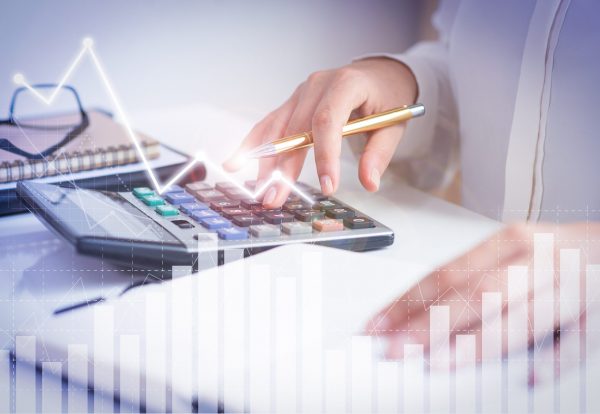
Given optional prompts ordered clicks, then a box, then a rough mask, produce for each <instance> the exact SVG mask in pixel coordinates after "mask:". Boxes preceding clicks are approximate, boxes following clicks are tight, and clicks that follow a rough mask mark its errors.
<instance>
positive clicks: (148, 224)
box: [17, 181, 394, 269]
mask: <svg viewBox="0 0 600 414" xmlns="http://www.w3.org/2000/svg"><path fill="white" fill-rule="evenodd" d="M296 186H297V188H298V189H301V191H302V195H303V196H304V197H300V196H298V195H297V194H295V193H291V194H290V196H289V197H288V199H287V201H286V203H285V204H284V205H283V206H282V207H281V208H279V209H266V208H264V207H263V205H262V203H261V201H260V200H257V199H253V198H249V196H248V194H252V192H253V191H254V190H255V187H256V182H255V181H246V182H245V183H244V185H243V188H240V187H242V186H240V185H238V184H236V183H232V182H216V183H214V184H211V183H208V182H207V181H197V182H189V183H187V184H185V185H183V184H182V185H181V186H179V185H173V186H171V187H170V188H169V189H168V190H166V191H164V192H163V193H162V194H158V193H157V192H156V191H154V190H152V189H151V188H148V187H137V188H133V191H130V192H109V191H97V190H86V189H81V188H68V187H59V186H56V185H50V184H44V183H36V182H32V181H22V182H19V183H18V185H17V193H18V195H19V196H20V197H21V199H22V201H23V202H24V203H25V204H26V205H27V207H28V209H29V210H30V211H31V212H32V213H33V214H35V215H36V216H37V217H38V218H39V219H40V220H41V221H42V222H43V223H44V224H45V225H46V226H47V227H49V228H50V229H51V230H53V231H54V232H56V233H57V234H59V235H60V236H62V237H63V238H65V239H66V240H67V241H68V242H70V243H72V244H73V245H74V246H75V247H76V249H77V251H78V252H80V253H82V254H87V255H93V256H98V257H102V258H103V259H104V260H112V261H114V262H117V263H121V264H123V265H127V266H133V267H135V268H145V269H156V268H157V267H158V268H160V269H169V268H170V267H171V266H179V265H185V266H192V267H193V268H197V265H198V255H199V251H200V250H199V246H200V245H202V246H204V247H203V248H204V249H206V246H210V247H209V249H211V250H214V252H215V253H217V257H218V258H219V259H218V260H219V263H222V261H223V255H224V252H226V251H227V250H231V249H239V250H242V253H243V257H246V256H248V255H251V254H255V253H258V252H261V251H264V250H266V249H270V248H273V247H276V246H280V245H284V244H290V243H314V244H319V245H325V246H332V247H338V248H342V249H348V250H353V251H364V250H372V249H377V248H382V247H385V246H388V245H391V244H392V243H393V241H394V233H393V231H392V230H391V229H390V228H388V227H386V226H384V225H383V224H381V223H379V222H378V221H377V220H375V219H373V218H371V217H369V216H368V215H366V214H365V213H363V212H361V211H358V210H357V209H355V208H352V206H349V205H348V204H345V203H344V202H342V201H341V200H339V199H337V198H335V197H326V196H324V195H323V194H322V193H321V192H320V191H319V190H318V189H315V188H313V187H311V186H309V185H307V184H305V183H301V182H298V183H297V184H296ZM244 189H247V190H249V191H243V190H244ZM309 200H310V201H309ZM203 251H204V250H203Z"/></svg>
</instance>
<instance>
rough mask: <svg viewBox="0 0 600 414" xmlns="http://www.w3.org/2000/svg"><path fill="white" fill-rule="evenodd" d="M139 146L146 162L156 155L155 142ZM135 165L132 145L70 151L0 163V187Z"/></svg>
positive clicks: (143, 143) (156, 143)
mask: <svg viewBox="0 0 600 414" xmlns="http://www.w3.org/2000/svg"><path fill="white" fill-rule="evenodd" d="M141 146H142V149H143V151H144V155H145V156H146V158H147V159H153V158H156V157H158V156H159V155H160V144H159V143H158V142H149V143H148V142H142V143H141ZM137 161H139V157H138V154H137V152H136V149H135V148H134V147H133V145H120V146H118V147H115V146H109V147H106V148H97V149H95V150H85V151H73V152H69V153H61V154H59V155H57V156H56V157H52V158H47V159H42V160H25V161H23V160H15V161H13V162H9V161H4V162H2V163H0V183H9V182H13V181H20V180H30V179H34V178H43V177H49V176H54V175H58V174H68V173H74V172H79V171H88V170H95V169H98V168H108V167H115V166H120V165H124V164H131V163H134V162H137Z"/></svg>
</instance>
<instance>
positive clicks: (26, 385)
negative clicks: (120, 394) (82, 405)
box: [15, 336, 87, 413]
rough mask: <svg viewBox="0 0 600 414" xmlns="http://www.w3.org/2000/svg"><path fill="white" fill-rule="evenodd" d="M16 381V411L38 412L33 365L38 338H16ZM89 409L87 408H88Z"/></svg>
mask: <svg viewBox="0 0 600 414" xmlns="http://www.w3.org/2000/svg"><path fill="white" fill-rule="evenodd" d="M15 357H16V381H15V411H16V412H17V413H32V412H35V410H36V392H35V389H34V388H31V385H32V384H35V371H34V370H32V369H31V368H30V367H31V364H32V363H35V361H36V337H35V336H17V337H16V338H15ZM86 409H87V407H86Z"/></svg>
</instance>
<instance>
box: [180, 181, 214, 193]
mask: <svg viewBox="0 0 600 414" xmlns="http://www.w3.org/2000/svg"><path fill="white" fill-rule="evenodd" d="M185 189H186V190H188V191H189V192H192V193H193V192H196V191H206V190H212V189H213V186H212V185H210V184H208V183H206V182H204V181H196V182H195V183H189V184H187V185H186V186H185Z"/></svg>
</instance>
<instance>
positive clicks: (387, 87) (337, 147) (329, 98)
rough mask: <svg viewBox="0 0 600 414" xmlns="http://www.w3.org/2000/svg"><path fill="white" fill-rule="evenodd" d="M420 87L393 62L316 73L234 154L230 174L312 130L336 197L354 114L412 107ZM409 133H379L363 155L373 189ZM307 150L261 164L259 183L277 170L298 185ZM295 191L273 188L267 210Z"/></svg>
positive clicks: (364, 177) (322, 173)
mask: <svg viewBox="0 0 600 414" xmlns="http://www.w3.org/2000/svg"><path fill="white" fill-rule="evenodd" d="M416 94H417V84H416V80H415V78H414V76H413V75H412V72H411V71H410V70H409V69H408V68H407V67H406V66H405V65H404V64H402V63H400V62H398V61H395V60H392V59H387V58H376V59H365V60H360V61H357V62H354V63H352V64H350V65H347V66H344V67H341V68H339V69H334V70H327V71H322V72H315V73H313V74H312V75H310V76H309V77H308V79H307V80H306V81H305V82H304V83H302V84H301V85H300V86H299V87H298V88H297V89H296V91H295V92H294V93H293V94H292V96H291V97H290V98H289V99H288V100H287V101H286V102H285V103H284V104H283V105H282V106H280V107H279V108H278V109H276V110H275V111H273V112H271V113H270V114H269V115H267V116H266V117H265V118H264V119H263V120H262V121H260V122H259V123H258V124H256V126H254V128H253V129H252V130H251V131H250V133H249V134H248V136H247V137H246V138H245V139H244V141H243V142H242V144H241V146H240V147H239V148H238V150H237V151H236V152H235V154H233V156H232V157H231V158H230V159H229V160H228V161H226V162H225V163H224V165H223V166H224V168H225V169H226V170H228V171H236V170H239V169H240V168H241V167H242V166H243V163H244V162H243V161H244V157H243V155H244V154H245V153H246V152H247V151H248V150H250V149H252V148H254V147H256V146H258V145H260V144H262V143H264V142H268V141H272V140H274V139H276V138H280V137H282V136H287V135H292V134H297V133H300V132H305V131H312V132H313V138H314V144H315V145H314V150H315V161H316V167H317V173H318V176H319V181H320V185H321V191H322V192H323V193H324V194H325V195H331V194H333V193H334V192H335V191H336V189H337V187H338V184H339V175H340V171H339V170H340V166H339V157H340V152H341V141H342V135H341V132H342V128H343V126H344V125H345V124H346V123H347V122H348V119H349V118H350V115H351V113H352V112H353V111H355V110H356V111H357V113H358V114H359V116H366V115H371V114H373V113H376V112H381V111H384V110H388V109H391V108H394V107H398V106H402V105H407V104H412V103H414V101H415V99H416ZM403 131H404V124H400V125H396V126H393V127H388V128H384V129H381V130H378V131H375V132H373V133H372V134H371V135H370V138H369V140H368V142H367V145H366V146H365V148H364V152H363V153H362V156H361V159H360V164H359V167H358V174H359V178H360V181H361V183H362V184H363V186H364V187H365V188H366V189H367V190H368V191H377V189H378V188H379V181H380V177H381V175H382V174H383V172H384V171H385V169H386V168H387V166H388V164H389V162H390V160H391V158H392V155H393V153H394V150H395V148H396V146H397V145H398V142H399V141H400V138H401V137H402V134H403ZM306 153H307V150H306V149H304V150H297V151H292V152H289V153H285V154H281V155H279V156H277V157H271V158H264V159H261V160H260V164H259V172H258V180H259V182H260V181H265V180H267V179H268V178H269V177H270V176H271V173H272V172H273V171H274V170H276V169H277V170H279V171H280V172H281V173H282V174H283V176H284V177H286V178H287V179H289V180H292V181H295V180H296V179H297V178H298V176H299V175H300V171H301V170H302V165H303V164H304V159H305V158H306ZM288 193H289V188H287V186H285V185H273V186H272V187H271V188H269V189H267V190H266V191H265V193H264V197H263V204H264V205H265V206H266V207H271V208H272V207H279V206H281V205H282V204H283V203H284V201H285V200H286V198H287V196H288Z"/></svg>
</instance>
